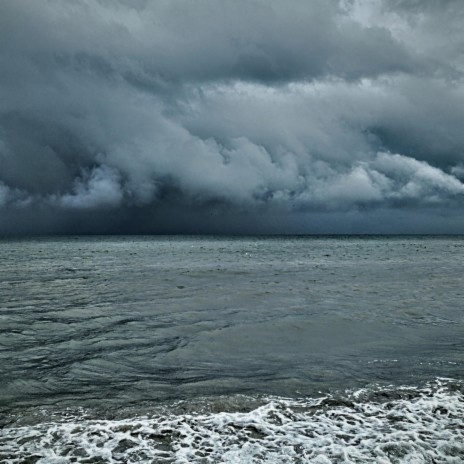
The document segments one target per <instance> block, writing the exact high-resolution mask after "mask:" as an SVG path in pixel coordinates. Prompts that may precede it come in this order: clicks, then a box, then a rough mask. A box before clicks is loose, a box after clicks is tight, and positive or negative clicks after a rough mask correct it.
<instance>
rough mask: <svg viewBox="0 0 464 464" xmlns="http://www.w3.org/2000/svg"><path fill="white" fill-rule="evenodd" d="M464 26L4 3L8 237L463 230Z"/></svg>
mask: <svg viewBox="0 0 464 464" xmlns="http://www.w3.org/2000/svg"><path fill="white" fill-rule="evenodd" d="M463 26H464V6H463V5H462V2H460V1H440V2H438V1H432V0H430V1H414V0H410V1H406V0H404V1H400V0H396V1H386V0H385V1H381V0H370V1H367V0H340V1H322V0H321V1H316V0H314V1H310V2H308V1H300V0H295V1H292V2H290V3H289V2H283V1H259V0H256V1H251V2H250V1H241V0H237V1H224V2H216V1H211V0H210V1H203V0H199V1H196V2H190V1H176V0H174V1H167V0H165V1H148V0H147V1H141V0H140V1H122V0H119V1H109V0H107V1H106V0H100V1H98V0H82V1H66V0H48V1H44V2H31V1H26V0H15V1H2V2H0V69H1V71H0V208H1V209H0V211H1V212H2V213H1V214H2V216H1V217H2V224H1V225H0V233H7V232H14V231H19V232H40V233H42V232H46V231H49V232H66V233H69V232H73V231H75V232H86V231H88V232H137V231H143V232H149V231H161V232H163V231H164V232H176V231H180V232H189V231H194V232H196V231H198V232H208V231H212V232H227V231H231V232H246V231H259V232H265V231H266V230H268V231H269V232H285V231H289V232H292V231H298V232H303V231H305V230H308V231H312V230H314V231H317V232H320V231H323V230H322V229H323V226H321V225H317V224H323V223H324V221H325V223H326V224H327V231H331V232H333V231H346V230H348V229H349V227H345V226H346V224H350V223H355V224H356V227H354V229H353V230H357V231H362V224H363V218H364V220H365V224H364V225H365V230H366V231H370V230H373V229H372V221H374V222H378V221H379V220H381V218H384V219H385V220H388V221H389V223H390V224H391V223H392V222H393V223H394V222H395V221H396V222H397V228H396V229H395V227H390V230H389V231H392V230H396V231H401V224H404V223H405V222H404V217H405V216H407V217H410V218H413V217H416V218H423V217H427V216H428V215H430V221H429V227H428V228H427V227H425V228H424V224H425V222H426V221H423V220H422V219H420V220H419V219H417V224H421V227H422V230H424V231H426V230H434V231H435V230H439V231H441V232H446V227H444V226H443V227H441V228H440V227H438V229H437V228H436V227H435V226H434V225H433V223H434V222H435V223H440V224H450V229H449V230H452V231H454V232H455V231H456V230H457V229H456V228H459V227H460V226H461V225H460V223H459V224H458V223H457V222H456V221H454V222H453V215H454V214H455V212H456V211H457V210H458V208H459V207H460V206H461V205H462V197H463V193H464V184H463V183H462V180H463V178H464V175H463V172H464V168H463V165H464V160H463V157H464V131H463V130H462V123H463V121H464V80H463V71H464V55H463V53H462V50H463V49H464V35H463V34H462V30H463ZM437 211H448V212H449V214H445V215H443V214H441V215H439V214H437ZM353 217H355V218H356V219H353V220H351V219H349V218H353ZM279 218H280V219H279ZM290 218H291V219H290ZM311 218H312V219H311ZM317 218H319V219H317ZM343 218H345V219H343ZM379 218H380V219H379ZM395 218H396V219H395ZM282 221H283V222H284V224H288V228H287V229H286V227H285V226H282V225H281V224H280V225H276V223H279V222H282ZM311 221H313V222H311ZM318 221H319V222H318ZM321 221H322V222H321ZM350 221H351V222H350ZM353 221H354V222H353ZM196 223H201V226H197V224H196ZM311 224H313V227H312V228H311ZM350 230H351V229H350ZM385 230H386V229H385ZM404 230H405V231H410V230H412V229H411V227H409V228H408V227H406V226H405V227H404Z"/></svg>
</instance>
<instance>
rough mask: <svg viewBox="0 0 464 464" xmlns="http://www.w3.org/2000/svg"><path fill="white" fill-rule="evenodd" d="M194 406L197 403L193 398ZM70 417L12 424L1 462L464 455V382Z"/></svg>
mask: <svg viewBox="0 0 464 464" xmlns="http://www.w3.org/2000/svg"><path fill="white" fill-rule="evenodd" d="M193 409H195V408H193ZM200 410H201V408H199V409H198V411H197V412H194V413H191V414H185V413H184V414H171V415H163V414H157V415H152V416H150V417H138V418H131V419H123V420H88V419H83V418H81V419H79V418H78V417H72V418H68V419H64V420H61V421H59V422H53V423H51V422H50V423H41V424H39V425H34V426H29V427H14V428H13V427H12V428H6V429H4V430H3V431H2V433H1V438H0V461H1V462H5V463H23V462H28V463H38V464H44V463H47V464H48V463H50V464H62V463H63V464H64V463H70V462H78V463H97V462H101V463H140V462H156V463H157V462H159V463H163V462H172V463H179V464H181V463H314V464H330V463H377V464H395V463H408V464H419V463H430V464H438V463H453V464H454V463H455V464H458V463H459V464H461V463H463V462H464V419H463V418H464V397H463V391H462V385H459V384H457V383H456V382H448V381H446V380H439V381H437V382H434V383H433V384H430V385H427V386H426V387H424V388H421V389H416V388H400V389H398V388H391V389H388V388H387V389H386V388H383V389H380V388H379V389H370V390H359V391H357V392H352V393H349V394H346V395H341V396H326V397H323V398H318V399H301V400H292V399H283V398H268V399H267V400H266V401H263V404H262V405H261V406H259V407H257V408H255V409H253V410H250V411H248V412H214V413H213V412H206V413H205V412H200Z"/></svg>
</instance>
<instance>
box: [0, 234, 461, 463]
mask: <svg viewBox="0 0 464 464" xmlns="http://www.w3.org/2000/svg"><path fill="white" fill-rule="evenodd" d="M0 263H1V266H0V427H1V429H0V462H2V463H38V464H44V463H52V464H58V463H59V464H61V463H145V462H147V463H318V464H329V463H377V464H388V463H392V464H394V463H411V464H419V463H430V464H437V463H464V382H463V381H464V378H463V373H464V369H463V366H464V364H463V363H464V330H463V328H464V305H463V294H464V273H463V270H464V237H461V236H449V237H448V236H446V237H437V236H333V237H332V236H330V237H329V236H320V237H316V236H298V237H195V236H194V237H187V236H163V237H159V236H155V237H153V236H124V237H107V236H102V237H86V236H75V237H36V238H21V239H11V238H4V239H1V240H0Z"/></svg>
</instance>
